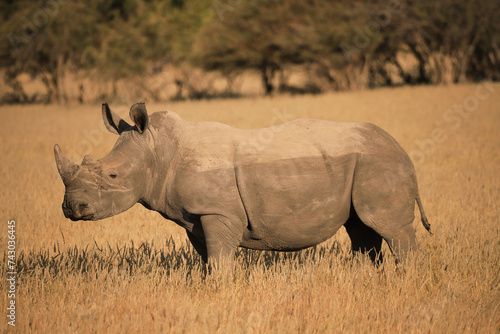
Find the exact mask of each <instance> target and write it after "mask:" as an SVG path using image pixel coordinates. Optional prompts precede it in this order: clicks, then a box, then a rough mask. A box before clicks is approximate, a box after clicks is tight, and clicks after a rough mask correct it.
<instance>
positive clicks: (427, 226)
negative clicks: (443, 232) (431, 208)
mask: <svg viewBox="0 0 500 334" xmlns="http://www.w3.org/2000/svg"><path fill="white" fill-rule="evenodd" d="M415 199H416V200H417V205H418V209H419V210H420V219H421V220H422V225H424V227H425V229H426V230H427V231H428V232H429V234H430V235H432V232H431V224H430V223H429V221H428V220H427V216H426V215H425V212H424V207H423V206H422V201H421V200H420V195H419V194H418V193H417V196H416V197H415Z"/></svg>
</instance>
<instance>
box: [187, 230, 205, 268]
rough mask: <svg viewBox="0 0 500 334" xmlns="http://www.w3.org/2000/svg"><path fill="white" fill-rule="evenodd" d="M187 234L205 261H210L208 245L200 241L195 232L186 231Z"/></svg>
mask: <svg viewBox="0 0 500 334" xmlns="http://www.w3.org/2000/svg"><path fill="white" fill-rule="evenodd" d="M186 232H187V236H188V238H189V241H190V242H191V245H193V247H194V249H195V250H196V252H198V254H200V256H201V258H202V260H203V262H205V263H207V262H208V255H207V246H206V245H205V244H204V243H202V242H200V241H199V240H198V239H197V238H196V237H195V236H194V234H193V233H191V232H189V231H186Z"/></svg>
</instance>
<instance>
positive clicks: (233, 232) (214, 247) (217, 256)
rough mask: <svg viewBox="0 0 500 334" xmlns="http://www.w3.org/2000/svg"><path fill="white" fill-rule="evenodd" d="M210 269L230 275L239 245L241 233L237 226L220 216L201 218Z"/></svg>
mask: <svg viewBox="0 0 500 334" xmlns="http://www.w3.org/2000/svg"><path fill="white" fill-rule="evenodd" d="M201 226H202V228H203V233H204V235H205V244H206V249H207V257H208V265H209V268H210V269H213V270H216V271H224V272H227V273H228V274H229V273H232V271H233V269H234V256H235V252H236V249H237V248H238V246H239V245H240V243H241V239H242V231H240V229H239V228H238V226H239V225H238V224H237V223H235V222H233V221H231V220H230V219H228V218H226V217H224V216H220V215H207V216H202V217H201Z"/></svg>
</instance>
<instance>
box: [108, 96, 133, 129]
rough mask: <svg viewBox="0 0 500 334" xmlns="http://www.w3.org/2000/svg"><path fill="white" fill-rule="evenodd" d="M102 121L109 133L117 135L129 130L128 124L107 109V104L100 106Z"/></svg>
mask: <svg viewBox="0 0 500 334" xmlns="http://www.w3.org/2000/svg"><path fill="white" fill-rule="evenodd" d="M102 119H103V121H104V125H105V126H106V128H107V129H108V130H109V132H111V133H114V134H117V135H119V134H121V133H122V132H123V131H125V130H127V129H130V128H131V126H130V124H128V123H127V122H125V121H124V120H123V119H122V118H121V117H120V116H118V115H117V114H115V113H114V112H112V111H111V109H109V106H108V104H107V103H103V104H102Z"/></svg>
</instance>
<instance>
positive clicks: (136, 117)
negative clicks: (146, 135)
mask: <svg viewBox="0 0 500 334" xmlns="http://www.w3.org/2000/svg"><path fill="white" fill-rule="evenodd" d="M130 118H131V119H132V120H133V121H134V124H135V126H136V127H137V130H138V131H139V133H143V132H144V130H146V129H147V128H148V126H149V116H148V111H147V110H146V105H145V104H144V103H136V104H134V105H133V106H132V107H130Z"/></svg>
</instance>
